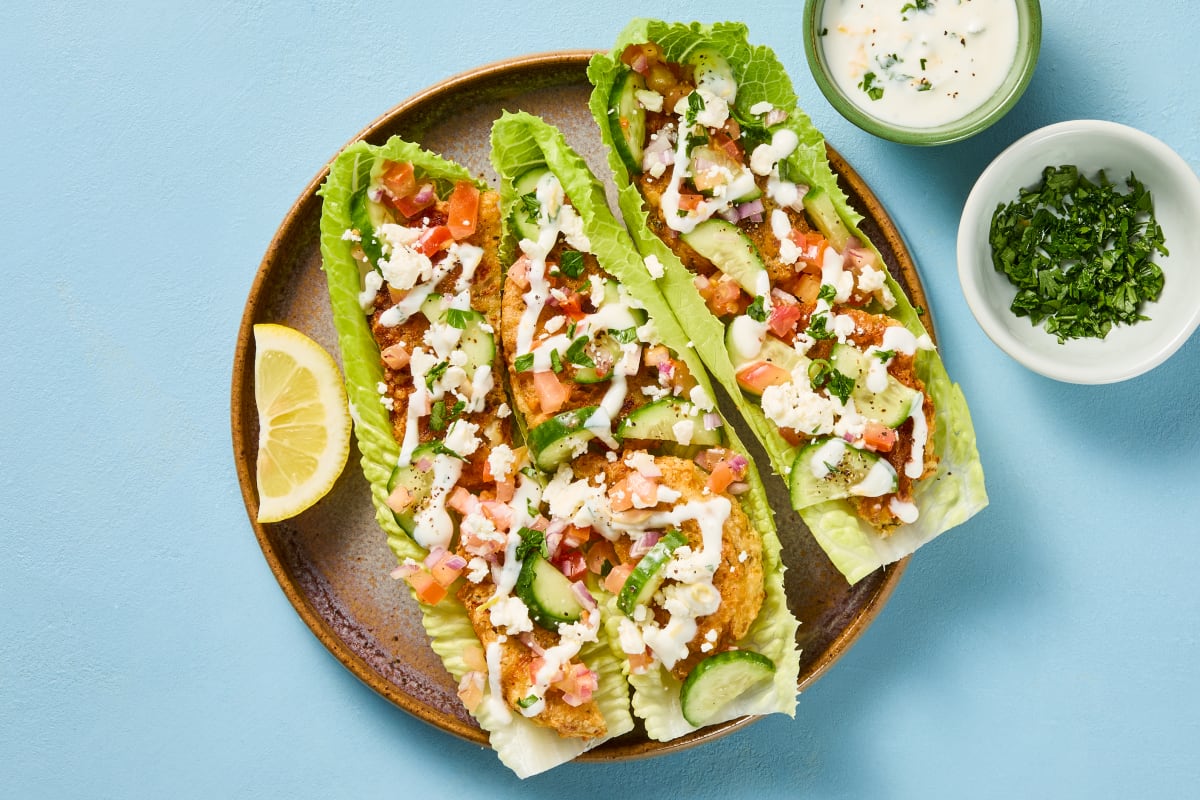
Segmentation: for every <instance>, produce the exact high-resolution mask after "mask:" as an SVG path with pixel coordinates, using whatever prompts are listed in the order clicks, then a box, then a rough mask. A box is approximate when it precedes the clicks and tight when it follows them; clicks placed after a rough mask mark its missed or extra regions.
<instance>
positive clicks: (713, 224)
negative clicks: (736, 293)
mask: <svg viewBox="0 0 1200 800" xmlns="http://www.w3.org/2000/svg"><path fill="white" fill-rule="evenodd" d="M681 238H682V239H683V240H684V241H685V242H687V243H688V245H689V246H690V247H691V248H692V249H693V250H695V251H696V252H697V253H699V254H700V255H702V256H704V257H705V258H707V259H708V260H709V261H711V262H712V263H713V266H714V267H716V268H717V269H719V270H721V272H723V273H725V274H726V275H728V276H729V277H731V278H733V279H734V280H735V281H737V283H738V285H739V286H741V287H742V288H743V289H745V290H746V291H747V292H749V293H750V296H751V297H757V296H758V295H760V294H762V290H763V287H764V286H769V285H770V284H769V283H768V281H767V278H766V274H767V269H766V267H764V266H763V262H762V259H761V258H759V255H758V248H756V247H755V246H754V243H753V242H751V241H750V239H749V237H747V236H746V235H745V234H744V233H742V232H741V231H740V230H738V227H737V226H736V225H734V224H733V223H732V222H726V221H725V220H723V219H710V220H707V221H705V222H701V223H700V224H699V225H697V226H696V227H695V229H694V230H693V231H692V232H691V233H685V234H683V235H682V237H681Z"/></svg>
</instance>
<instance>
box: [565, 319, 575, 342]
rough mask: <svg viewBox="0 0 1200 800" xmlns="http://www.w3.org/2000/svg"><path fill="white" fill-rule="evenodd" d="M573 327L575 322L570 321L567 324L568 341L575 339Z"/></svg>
mask: <svg viewBox="0 0 1200 800" xmlns="http://www.w3.org/2000/svg"><path fill="white" fill-rule="evenodd" d="M575 325H576V323H575V320H571V321H570V322H568V323H567V338H568V339H574V338H575Z"/></svg>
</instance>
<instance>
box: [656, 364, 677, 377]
mask: <svg viewBox="0 0 1200 800" xmlns="http://www.w3.org/2000/svg"><path fill="white" fill-rule="evenodd" d="M674 371H675V365H674V364H672V363H671V362H670V361H669V360H667V361H660V362H658V377H660V378H669V377H671V373H672V372H674Z"/></svg>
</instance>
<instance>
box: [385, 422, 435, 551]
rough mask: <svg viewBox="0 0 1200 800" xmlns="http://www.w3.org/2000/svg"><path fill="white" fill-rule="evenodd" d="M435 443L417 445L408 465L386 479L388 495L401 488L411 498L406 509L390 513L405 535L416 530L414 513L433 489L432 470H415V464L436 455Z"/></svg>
mask: <svg viewBox="0 0 1200 800" xmlns="http://www.w3.org/2000/svg"><path fill="white" fill-rule="evenodd" d="M436 448H437V443H436V442H426V443H425V444H422V445H417V447H416V448H415V449H414V450H413V454H412V458H411V459H409V464H408V465H407V466H403V467H396V468H395V469H393V470H392V475H391V477H390V478H388V484H387V489H388V494H391V493H392V492H394V491H395V490H396V488H397V487H398V486H403V487H404V488H405V489H407V490H408V494H409V496H411V497H412V503H411V504H410V505H409V507H408V508H407V509H405V510H404V511H400V512H392V513H393V515H394V516H395V517H396V524H397V525H399V526H400V527H401V528H403V529H404V531H405V533H409V534H411V533H412V532H413V531H414V530H416V527H417V524H416V512H417V509H418V508H420V507H421V504H422V503H424V502H425V501H426V500H428V499H429V493H430V491H431V490H432V489H433V470H432V469H425V470H420V469H417V467H416V464H417V462H418V461H420V460H421V459H422V458H433V457H434V455H436Z"/></svg>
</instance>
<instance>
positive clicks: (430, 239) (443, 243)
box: [414, 225, 454, 257]
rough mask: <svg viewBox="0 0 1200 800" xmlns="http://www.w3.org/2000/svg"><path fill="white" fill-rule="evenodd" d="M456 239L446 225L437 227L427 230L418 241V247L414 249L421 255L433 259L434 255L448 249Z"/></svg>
mask: <svg viewBox="0 0 1200 800" xmlns="http://www.w3.org/2000/svg"><path fill="white" fill-rule="evenodd" d="M453 241H454V237H453V236H452V235H451V234H450V229H449V228H447V227H446V226H445V225H435V226H433V227H432V228H426V229H425V231H424V232H423V233H422V234H421V236H420V238H418V239H417V245H416V247H415V248H414V249H415V250H417V251H418V252H420V253H424V254H425V255H427V256H430V257H432V256H433V254H434V253H436V252H438V251H439V250H441V249H443V248H444V247H448V246H449V245H450V243H451V242H453Z"/></svg>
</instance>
